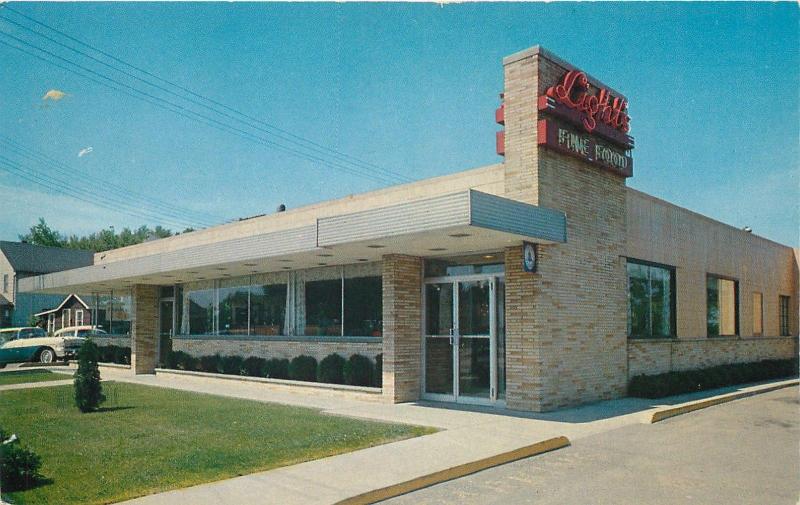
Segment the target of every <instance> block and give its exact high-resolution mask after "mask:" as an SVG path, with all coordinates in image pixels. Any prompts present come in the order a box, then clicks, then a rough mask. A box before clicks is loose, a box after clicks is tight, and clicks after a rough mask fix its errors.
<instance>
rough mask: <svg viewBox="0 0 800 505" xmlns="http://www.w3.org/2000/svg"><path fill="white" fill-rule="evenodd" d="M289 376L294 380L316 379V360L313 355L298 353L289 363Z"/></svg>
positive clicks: (310, 380)
mask: <svg viewBox="0 0 800 505" xmlns="http://www.w3.org/2000/svg"><path fill="white" fill-rule="evenodd" d="M289 378H290V379H292V380H296V381H307V382H315V381H316V380H317V360H316V359H314V357H313V356H305V355H300V356H297V357H295V358H294V359H293V360H292V361H291V362H290V363H289Z"/></svg>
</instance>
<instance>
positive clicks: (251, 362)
mask: <svg viewBox="0 0 800 505" xmlns="http://www.w3.org/2000/svg"><path fill="white" fill-rule="evenodd" d="M266 367H267V360H265V359H264V358H259V357H258V356H250V357H249V358H247V359H246V360H244V362H242V375H249V376H250V377H266V376H267V371H266Z"/></svg>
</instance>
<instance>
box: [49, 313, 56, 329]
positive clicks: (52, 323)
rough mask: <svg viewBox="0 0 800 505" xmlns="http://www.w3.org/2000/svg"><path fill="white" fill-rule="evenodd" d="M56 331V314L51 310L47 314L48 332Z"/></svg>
mask: <svg viewBox="0 0 800 505" xmlns="http://www.w3.org/2000/svg"><path fill="white" fill-rule="evenodd" d="M54 331H56V314H55V312H51V313H49V314H47V333H53V332H54Z"/></svg>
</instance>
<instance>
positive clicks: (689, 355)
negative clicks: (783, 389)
mask: <svg viewBox="0 0 800 505" xmlns="http://www.w3.org/2000/svg"><path fill="white" fill-rule="evenodd" d="M796 356H797V338H796V337H755V338H741V339H740V338H728V337H721V338H703V339H694V340H688V339H680V340H658V341H647V340H630V341H628V376H629V378H631V377H634V376H636V375H640V374H646V375H654V374H659V373H666V372H670V371H680V370H693V369H697V368H708V367H711V366H715V365H723V364H728V363H748V362H753V361H760V360H764V359H788V358H793V357H796Z"/></svg>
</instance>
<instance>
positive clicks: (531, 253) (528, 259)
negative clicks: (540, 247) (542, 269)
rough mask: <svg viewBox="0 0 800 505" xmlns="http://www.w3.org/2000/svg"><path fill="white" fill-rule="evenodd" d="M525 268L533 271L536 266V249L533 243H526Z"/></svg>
mask: <svg viewBox="0 0 800 505" xmlns="http://www.w3.org/2000/svg"><path fill="white" fill-rule="evenodd" d="M524 253H525V254H524V257H525V260H524V261H525V269H526V270H529V271H533V269H534V268H536V251H535V250H534V248H533V244H525V251H524Z"/></svg>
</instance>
